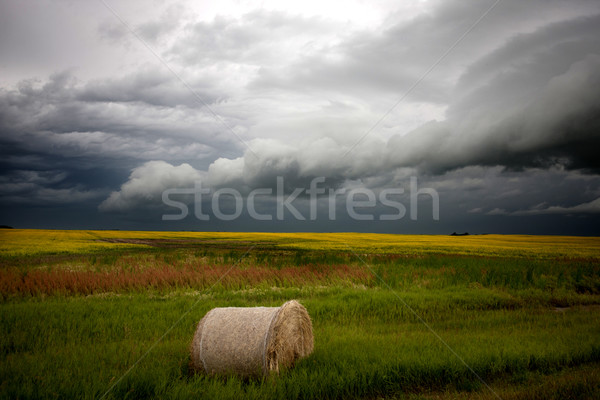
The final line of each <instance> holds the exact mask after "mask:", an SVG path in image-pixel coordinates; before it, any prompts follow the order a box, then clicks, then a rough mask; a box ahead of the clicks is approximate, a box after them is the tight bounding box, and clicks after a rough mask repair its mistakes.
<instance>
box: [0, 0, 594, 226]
mask: <svg viewBox="0 0 600 400" xmlns="http://www.w3.org/2000/svg"><path fill="white" fill-rule="evenodd" d="M599 149H600V3H599V2H598V1H597V0H589V1H582V0H579V1H577V0H575V1H573V0H569V1H567V0H565V1H554V0H531V1H518V0H515V1H513V0H500V1H495V0H478V1H464V0H451V1H448V0H444V1H433V0H429V1H425V0H421V1H402V2H400V1H360V0H356V1H345V2H339V1H325V0H314V1H312V0H310V1H306V0H305V1H301V2H300V1H293V2H287V1H277V0H274V1H269V0H265V1H242V0H239V1H219V2H216V1H197V0H195V1H159V0H154V1H127V2H118V1H114V0H105V1H102V0H85V1H84V0H54V1H45V0H39V1H21V0H0V151H1V154H0V207H1V211H0V224H5V225H11V226H14V227H21V228H102V229H107V228H118V229H159V230H163V229H192V230H257V231H266V230H279V231H280V230H285V231H296V230H301V231H307V230H309V231H312V230H314V231H337V230H341V231H373V232H398V233H451V232H453V231H458V232H464V231H469V232H471V233H533V234H541V233H548V234H593V235H600V156H599V155H598V151H599ZM321 177H322V178H323V179H319V178H321ZM315 178H318V179H317V180H316V181H315ZM278 180H279V182H280V183H281V185H280V186H281V187H280V188H278V185H277V182H278ZM311 181H313V182H317V183H315V184H314V185H315V187H316V188H317V189H319V190H321V192H325V194H319V195H318V196H317V197H315V198H316V203H314V204H313V203H311V198H310V196H309V194H308V193H307V192H306V190H308V189H310V183H311ZM411 182H413V186H411ZM200 187H202V188H203V189H206V190H207V191H208V194H207V195H206V196H204V197H202V198H201V199H200V200H199V199H198V196H197V198H196V200H197V201H194V199H193V195H179V194H176V193H175V194H173V190H184V191H185V190H187V191H188V193H189V192H190V191H191V190H196V192H197V190H198V188H200ZM194 188H195V189H194ZM256 189H259V191H258V192H256V191H255V190H256ZM278 189H280V191H281V194H282V196H283V197H282V196H280V197H279V198H280V199H282V198H283V201H287V203H286V204H287V205H285V206H282V207H283V209H282V210H283V214H282V217H281V218H278V207H277V204H278V203H277V202H278V200H277V196H276V195H277V192H278ZM411 189H412V192H414V191H415V189H418V190H421V192H419V195H418V196H416V200H417V201H416V202H415V203H414V204H413V203H411ZM165 190H167V191H169V190H170V191H171V192H169V193H171V197H169V196H167V199H168V200H169V199H170V200H172V201H176V204H178V205H174V204H173V203H171V204H169V203H165V201H164V194H163V193H164V192H165ZM218 190H221V192H220V193H221V195H220V197H219V198H218V201H217V204H216V207H217V210H216V214H217V215H215V202H214V201H213V200H214V197H215V196H214V194H215V192H217V191H218ZM253 190H254V191H255V192H254V195H251V196H250V197H251V199H252V204H251V207H250V208H251V209H252V210H251V211H249V207H248V200H249V197H248V195H249V194H250V193H252V191H253ZM330 190H331V191H332V192H333V191H337V192H336V193H339V196H337V197H335V198H334V199H333V200H332V201H330V199H329V198H327V197H326V196H327V194H328V193H330ZM269 191H270V193H271V194H270V195H269V194H268V193H269ZM386 191H387V193H388V197H385V195H382V192H384V193H386ZM434 191H435V192H434ZM232 193H240V195H241V196H242V198H241V202H242V209H241V213H239V216H238V215H237V210H238V209H237V208H236V207H237V206H238V205H237V204H236V203H235V202H233V197H232V195H231V194H232ZM319 193H320V192H319ZM369 193H373V198H369ZM431 193H436V194H437V195H432V194H431ZM257 194H258V195H257ZM413 194H414V193H413ZM436 196H437V199H438V200H439V218H436V215H435V214H436V213H435V206H436V199H435V197H436ZM350 197H351V199H350V200H355V201H367V200H373V201H372V203H369V204H367V203H363V205H365V204H367V205H366V206H365V207H362V208H360V207H359V208H353V209H352V210H350V211H348V208H347V205H348V201H349V198H350ZM386 199H387V202H386ZM413 200H414V199H413ZM390 202H391V203H392V204H390ZM332 204H334V205H336V207H337V208H336V210H334V211H335V212H334V218H332V217H331V212H332V211H331V206H332ZM399 204H400V205H399ZM311 205H312V206H314V207H315V209H314V210H313V211H314V215H311ZM280 206H281V204H280ZM182 207H185V208H187V209H188V210H189V215H188V216H187V217H185V218H181V219H176V218H171V217H167V218H166V220H165V217H164V216H165V215H171V216H172V215H177V214H178V213H180V211H181V209H182ZM200 207H203V212H202V213H206V215H208V216H209V218H208V220H203V219H202V218H198V217H197V215H195V214H194V211H196V213H197V214H202V213H200V212H199V211H198V209H199V208H200ZM402 209H403V210H404V212H402ZM294 210H297V212H296V213H295V211H294ZM353 210H354V211H355V213H356V214H353V213H352V211H353ZM252 211H256V213H258V214H260V215H262V216H264V215H268V216H270V220H257V219H256V218H254V217H253V216H252ZM279 211H281V210H279ZM417 211H418V212H417ZM219 213H220V214H221V215H225V216H233V217H235V218H233V217H232V218H219V217H218V216H219ZM413 213H414V214H413ZM298 214H300V216H301V217H302V218H299V217H298ZM394 214H396V217H392V218H385V217H384V218H382V215H383V216H385V215H388V216H389V215H394ZM356 215H359V216H364V215H373V218H372V220H369V219H368V218H362V219H360V218H356ZM311 217H313V218H311ZM413 217H414V218H413ZM223 219H231V220H229V221H226V220H223ZM302 219H304V220H302Z"/></svg>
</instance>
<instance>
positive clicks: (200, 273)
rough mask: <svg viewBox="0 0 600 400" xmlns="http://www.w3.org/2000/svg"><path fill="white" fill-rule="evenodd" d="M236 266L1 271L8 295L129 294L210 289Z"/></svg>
mask: <svg viewBox="0 0 600 400" xmlns="http://www.w3.org/2000/svg"><path fill="white" fill-rule="evenodd" d="M230 267H231V265H210V266H208V265H205V266H198V265H184V266H183V267H180V268H175V267H172V266H168V265H163V266H159V267H152V268H148V267H144V268H141V267H137V266H130V267H128V268H124V267H120V268H118V269H113V270H110V271H86V270H82V271H72V270H67V269H38V270H30V271H28V272H22V271H19V270H17V269H4V270H2V271H0V293H1V294H2V297H11V296H37V295H53V294H65V295H75V294H81V295H88V294H94V293H103V292H128V291H141V290H147V289H148V288H153V289H159V290H160V289H173V288H183V289H188V288H189V289H198V290H201V289H206V288H208V287H210V286H211V285H213V283H214V282H217V281H218V280H219V278H221V277H222V276H223V275H225V273H226V272H227V270H229V268H230ZM372 281H373V278H372V275H371V274H370V273H369V272H368V271H366V270H365V269H364V268H360V266H349V265H326V266H325V265H305V266H298V267H283V268H281V269H275V268H269V267H266V266H252V267H240V268H234V269H232V270H231V271H230V272H229V273H228V274H227V275H225V277H224V278H223V279H222V280H221V281H220V285H222V286H223V287H225V288H226V289H244V288H248V287H252V286H256V285H260V284H268V285H271V286H303V285H327V284H334V283H339V284H350V285H352V284H364V285H369V284H371V283H372Z"/></svg>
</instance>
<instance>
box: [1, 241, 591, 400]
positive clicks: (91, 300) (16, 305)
mask: <svg viewBox="0 0 600 400" xmlns="http://www.w3.org/2000/svg"><path fill="white" fill-rule="evenodd" d="M292 298H295V299H297V300H299V301H300V302H301V303H302V304H303V305H305V307H306V308H307V310H308V312H309V314H310V315H311V317H312V320H313V326H314V336H315V352H314V353H313V354H312V355H311V356H310V357H309V358H307V359H304V360H302V361H300V362H299V363H298V364H297V365H296V367H295V368H294V369H292V370H289V371H284V372H283V373H282V374H281V375H280V376H277V377H270V378H267V379H263V380H241V379H238V378H235V377H230V378H227V379H226V378H209V377H205V376H199V375H194V374H191V373H190V372H189V369H188V362H189V344H190V342H191V339H192V336H193V333H194V330H195V325H196V324H197V322H198V321H199V320H200V319H201V318H202V316H203V315H204V314H205V313H206V312H207V311H208V310H210V309H211V308H213V307H226V306H279V305H281V304H282V303H283V302H285V301H287V300H289V299H292ZM0 299H1V302H0V307H1V312H0V352H1V354H2V357H1V359H0V371H1V372H0V379H1V381H0V397H1V398H21V399H25V398H73V397H75V398H96V399H98V398H106V399H109V398H111V399H112V398H174V399H175V398H176V399H184V398H190V399H191V398H203V397H206V398H215V399H225V398H228V399H230V398H231V399H233V398H235V399H239V398H257V399H258V398H260V399H263V398H267V399H269V398H270V399H312V398H314V399H323V398H324V399H338V398H339V399H346V398H368V399H372V398H409V399H417V398H426V399H429V398H431V399H434V398H444V399H455V398H456V399H458V398H470V397H474V398H486V399H487V398H489V399H497V398H503V399H516V398H518V399H520V398H527V399H530V398H539V399H547V398H556V399H559V398H590V399H592V398H599V397H600V238H590V237H557V236H516V235H473V236H421V235H378V234H359V233H329V234H315V233H281V234H277V233H215V232H129V231H54V230H2V231H0Z"/></svg>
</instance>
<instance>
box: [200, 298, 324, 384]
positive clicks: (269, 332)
mask: <svg viewBox="0 0 600 400" xmlns="http://www.w3.org/2000/svg"><path fill="white" fill-rule="evenodd" d="M312 351H313V332H312V323H311V321H310V316H309V315H308V312H307V311H306V308H304V307H303V306H302V304H300V303H298V302H297V301H296V300H290V301H288V302H286V303H284V304H283V305H282V306H281V307H224V308H213V309H212V310H210V311H209V312H208V313H207V314H206V315H205V316H204V318H202V319H201V320H200V322H199V323H198V327H197V329H196V333H195V334H194V339H193V341H192V346H191V367H192V369H194V370H195V371H198V372H205V373H207V374H209V375H214V374H236V375H239V376H244V377H260V376H266V375H269V374H270V373H271V372H275V373H278V372H279V369H280V368H289V367H292V366H293V365H294V363H295V362H296V360H298V359H299V358H302V357H306V356H308V355H309V354H310V353H312Z"/></svg>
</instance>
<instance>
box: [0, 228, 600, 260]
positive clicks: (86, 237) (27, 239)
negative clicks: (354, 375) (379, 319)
mask: <svg viewBox="0 0 600 400" xmlns="http://www.w3.org/2000/svg"><path fill="white" fill-rule="evenodd" d="M115 240H116V241H118V240H124V241H125V242H114V241H115ZM136 240H139V241H148V240H177V241H192V242H198V245H199V246H200V245H201V242H202V241H206V242H208V243H212V244H215V243H217V244H218V243H219V242H225V243H226V242H238V243H240V244H242V245H244V244H248V247H250V246H251V245H252V244H256V245H257V247H259V248H260V246H261V245H269V246H278V247H282V248H292V249H305V250H335V251H348V252H356V253H357V254H359V255H360V254H374V253H384V254H407V255H419V254H433V253H436V254H459V255H476V256H505V257H532V258H557V257H558V258H562V257H566V258H580V257H581V258H600V238H599V237H576V236H529V235H471V236H446V235H395V234H375V233H264V232H256V233H251V232H163V231H154V232H153V231H88V230H42V229H39V230H38V229H3V230H0V255H3V256H21V255H36V254H48V253H50V254H56V253H67V254H68V253H87V252H96V251H103V250H109V249H117V248H132V247H134V248H147V247H148V245H147V244H143V243H142V244H140V243H135V241H136ZM127 241H129V242H127ZM131 241H133V243H132V242H131Z"/></svg>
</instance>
